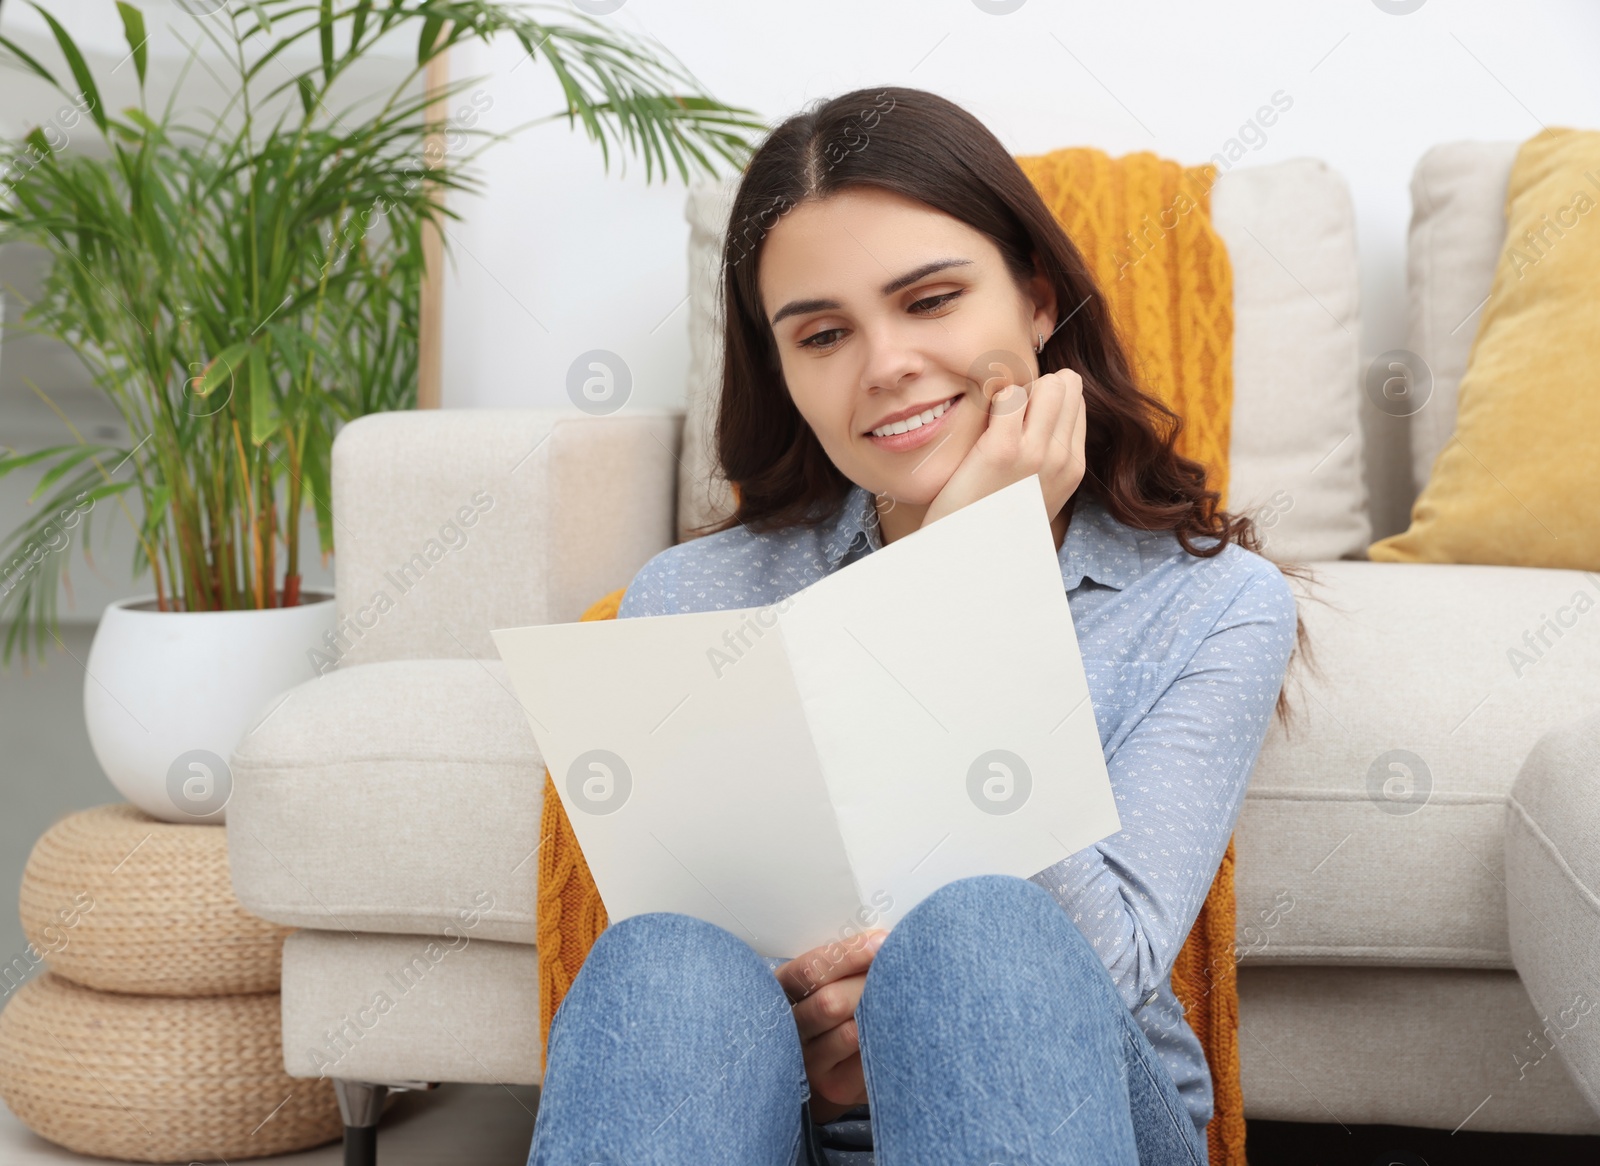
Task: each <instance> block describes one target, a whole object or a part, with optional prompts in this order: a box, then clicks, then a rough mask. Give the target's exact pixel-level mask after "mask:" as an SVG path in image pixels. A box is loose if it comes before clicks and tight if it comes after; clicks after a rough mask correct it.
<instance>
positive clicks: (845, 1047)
mask: <svg viewBox="0 0 1600 1166" xmlns="http://www.w3.org/2000/svg"><path fill="white" fill-rule="evenodd" d="M804 1051H805V1059H806V1062H807V1063H808V1064H809V1065H810V1066H811V1068H812V1070H813V1071H814V1072H816V1073H820V1074H831V1073H833V1072H835V1071H836V1070H837V1069H838V1068H839V1066H840V1065H842V1064H843V1063H844V1062H846V1061H848V1060H849V1059H850V1058H851V1057H858V1056H860V1055H861V1037H860V1034H859V1033H858V1032H857V1031H856V1022H855V1019H854V1018H853V1017H852V1018H851V1019H850V1020H847V1021H845V1022H844V1023H843V1024H841V1025H838V1026H836V1027H834V1028H830V1029H829V1030H828V1031H827V1032H825V1033H823V1034H822V1035H820V1036H817V1037H814V1038H813V1039H812V1040H811V1041H809V1042H807V1044H806V1045H805V1046H804Z"/></svg>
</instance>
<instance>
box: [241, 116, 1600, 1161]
mask: <svg viewBox="0 0 1600 1166" xmlns="http://www.w3.org/2000/svg"><path fill="white" fill-rule="evenodd" d="M1514 153H1515V144H1514V143H1454V144H1449V145H1444V146H1440V147H1436V148H1435V149H1434V150H1432V151H1430V152H1429V153H1428V154H1427V155H1426V156H1425V157H1424V158H1423V159H1422V161H1421V163H1420V164H1419V166H1418V168H1417V171H1416V175H1415V178H1414V181H1413V184H1412V194H1413V200H1414V205H1415V207H1416V211H1415V216H1414V219H1413V224H1412V230H1411V235H1410V240H1409V259H1410V264H1409V271H1410V300H1411V320H1410V330H1409V334H1410V341H1409V347H1410V349H1411V350H1412V351H1413V352H1414V354H1415V355H1416V356H1418V357H1420V358H1422V361H1423V362H1425V364H1426V366H1428V367H1430V368H1431V371H1432V382H1433V384H1432V389H1431V396H1430V398H1429V399H1428V400H1427V402H1426V404H1425V405H1423V406H1422V408H1421V410H1420V412H1415V413H1414V414H1413V415H1407V414H1411V412H1412V410H1413V409H1414V408H1415V405H1416V400H1415V397H1414V396H1413V398H1411V399H1409V403H1408V398H1407V396H1406V394H1405V393H1403V392H1398V391H1396V385H1395V382H1394V381H1393V379H1392V376H1393V370H1390V369H1389V367H1388V366H1389V363H1390V362H1389V360H1387V359H1386V360H1385V361H1384V362H1382V364H1381V366H1380V370H1379V373H1378V374H1376V375H1375V376H1374V377H1373V378H1372V379H1369V378H1368V375H1367V373H1368V370H1367V368H1365V367H1363V364H1362V361H1361V359H1360V356H1359V352H1360V346H1359V334H1360V322H1359V315H1358V296H1357V266H1356V249H1355V225H1354V215H1353V210H1352V208H1351V204H1350V200H1349V197H1348V194H1347V192H1346V189H1345V186H1344V184H1343V182H1342V181H1341V180H1340V178H1339V177H1338V175H1337V174H1336V173H1334V172H1333V171H1332V170H1331V169H1330V168H1328V167H1327V166H1325V165H1323V164H1321V163H1319V162H1316V161H1314V160H1310V159H1297V160H1292V161H1289V162H1284V163H1279V164H1276V165H1273V166H1265V167H1253V168H1235V169H1232V170H1230V171H1229V172H1227V173H1225V174H1223V175H1222V176H1221V177H1220V178H1219V180H1218V182H1217V184H1216V186H1215V188H1214V190H1213V195H1212V198H1213V214H1214V219H1215V221H1216V223H1217V225H1218V228H1219V230H1221V231H1222V233H1223V235H1224V237H1225V239H1226V241H1227V243H1228V247H1229V252H1230V255H1231V257H1232V261H1233V264H1234V269H1235V286H1236V340H1235V374H1236V375H1235V380H1236V386H1235V393H1236V399H1235V413H1234V424H1233V432H1232V449H1231V451H1230V456H1231V466H1232V489H1231V494H1230V498H1229V503H1230V505H1231V506H1232V507H1234V508H1236V509H1248V510H1251V511H1252V512H1254V513H1256V514H1257V516H1258V517H1259V518H1260V520H1261V521H1262V524H1263V527H1264V529H1265V530H1266V531H1267V534H1268V546H1267V550H1268V552H1269V553H1270V554H1272V555H1274V556H1275V557H1279V558H1294V559H1301V560H1307V561H1313V562H1315V563H1316V564H1317V570H1318V574H1319V576H1320V578H1321V580H1322V584H1321V586H1320V587H1319V588H1318V589H1317V593H1318V594H1319V595H1320V596H1321V597H1322V598H1324V599H1325V600H1327V601H1328V602H1327V603H1319V602H1306V603H1304V604H1303V605H1302V607H1303V611H1304V615H1305V618H1306V620H1307V622H1308V624H1309V630H1310V634H1311V638H1312V641H1313V643H1314V645H1315V649H1314V650H1315V658H1316V661H1317V664H1318V666H1319V669H1320V671H1319V672H1317V673H1308V672H1306V671H1304V670H1302V667H1301V666H1300V665H1298V664H1297V665H1296V666H1295V668H1294V670H1292V672H1291V680H1290V696H1291V699H1292V700H1293V702H1294V704H1295V707H1296V709H1297V716H1298V719H1297V721H1296V723H1295V725H1294V726H1293V728H1292V730H1291V731H1289V732H1286V731H1285V730H1284V729H1283V727H1282V726H1281V725H1279V724H1278V723H1277V722H1274V724H1273V727H1272V729H1271V731H1270V733H1269V736H1268V738H1267V740H1266V742H1265V744H1264V746H1263V748H1262V752H1261V755H1260V759H1259V762H1258V764H1257V766H1256V769H1255V771H1254V773H1253V776H1252V780H1251V788H1250V792H1249V796H1248V799H1247V801H1246V804H1245V808H1244V810H1243V813H1242V816H1241V818H1240V821H1239V825H1238V831H1237V836H1236V837H1237V842H1238V918H1239V933H1238V943H1239V947H1240V950H1241V952H1242V953H1243V954H1242V963H1241V967H1240V980H1239V982H1240V1011H1241V1028H1242V1035H1241V1047H1242V1058H1243V1075H1244V1091H1245V1106H1246V1113H1247V1115H1249V1116H1251V1117H1254V1118H1272V1119H1286V1120H1299V1121H1314V1122H1327V1121H1338V1122H1341V1123H1343V1124H1345V1125H1352V1124H1355V1123H1374V1122H1381V1123H1400V1124H1408V1125H1417V1126H1429V1127H1436V1128H1442V1129H1456V1128H1462V1127H1465V1128H1467V1129H1472V1130H1528V1131H1548V1132H1568V1133H1577V1132H1589V1133H1593V1132H1600V1015H1595V1016H1593V1017H1592V1018H1586V1017H1585V1009H1584V1008H1583V1007H1582V1004H1581V1003H1580V1002H1581V1001H1595V1000H1600V984H1597V983H1596V979H1597V977H1596V973H1595V969H1596V968H1597V967H1600V900H1597V899H1596V897H1595V894H1596V890H1597V889H1600V869H1597V868H1600V843H1597V842H1596V841H1595V839H1597V838H1600V811H1597V809H1596V808H1595V805H1594V803H1595V802H1596V799H1593V798H1592V797H1588V798H1586V797H1585V796H1584V794H1585V790H1586V789H1592V788H1593V785H1594V783H1595V781H1596V779H1597V778H1600V761H1597V754H1600V716H1597V715H1596V714H1597V713H1600V632H1597V630H1596V627H1595V626H1586V627H1579V628H1576V629H1574V630H1573V631H1572V632H1570V633H1567V634H1564V635H1560V636H1559V638H1552V637H1550V636H1549V633H1548V632H1547V631H1544V630H1543V629H1544V628H1545V626H1546V625H1545V621H1546V619H1547V617H1548V615H1549V613H1552V612H1557V611H1558V610H1570V608H1571V606H1572V602H1573V597H1574V596H1575V595H1578V594H1580V593H1582V594H1588V595H1592V596H1597V597H1600V577H1597V576H1595V575H1593V574H1585V573H1580V572H1571V571H1557V570H1538V569H1528V568H1510V567H1495V566H1458V565H1400V564H1384V563H1371V562H1366V561H1362V560H1363V557H1364V548H1365V546H1366V545H1367V544H1368V542H1369V541H1370V539H1371V537H1372V533H1373V526H1372V521H1371V515H1373V514H1377V513H1389V514H1393V513H1395V512H1397V511H1398V512H1400V513H1403V512H1404V508H1405V507H1407V506H1408V505H1409V502H1410V498H1411V496H1412V495H1413V493H1414V491H1415V489H1416V488H1417V487H1418V486H1419V485H1420V484H1421V482H1422V481H1424V480H1425V479H1426V475H1427V472H1428V469H1429V467H1430V466H1431V464H1432V461H1433V458H1434V456H1435V455H1436V454H1437V453H1438V451H1439V449H1440V448H1441V447H1442V446H1443V444H1444V443H1445V442H1446V441H1447V440H1448V439H1449V437H1450V433H1451V430H1452V421H1453V414H1454V406H1455V401H1454V394H1455V386H1456V383H1457V382H1458V381H1459V379H1460V375H1461V372H1462V369H1463V368H1464V366H1465V364H1466V359H1467V353H1468V350H1469V347H1470V343H1471V339H1472V335H1473V332H1474V329H1475V327H1476V311H1477V309H1478V308H1479V307H1481V303H1482V301H1483V299H1484V297H1485V296H1486V295H1487V293H1488V288H1489V285H1490V280H1491V276H1492V272H1493V267H1494V263H1495V259H1496V256H1497V254H1498V252H1499V249H1500V247H1501V245H1502V242H1503V234H1504V226H1503V219H1502V217H1501V205H1502V202H1503V199H1504V194H1505V188H1506V179H1507V174H1508V171H1509V168H1510V165H1511V161H1512V158H1513V155H1514ZM730 189H731V187H730V186H729V185H728V184H727V183H723V184H717V185H706V186H702V187H700V188H697V189H696V190H694V191H693V192H692V193H691V195H690V197H689V199H688V202H687V212H688V217H689V220H690V223H691V227H692V231H691V244H690V256H691V265H690V270H691V289H690V290H691V301H692V305H691V306H692V317H691V328H692V331H691V339H692V353H693V360H692V367H691V376H690V394H689V400H688V403H687V408H686V409H685V410H682V411H649V410H638V409H627V408H623V409H621V410H619V411H616V412H614V413H611V414H610V415H607V416H590V415H586V414H585V413H584V412H582V411H580V410H578V409H565V410H554V409H526V410H470V411H445V412H438V413H407V414H388V415H377V416H372V417H367V418H363V419H361V420H359V421H357V422H355V423H353V424H351V425H349V426H348V427H346V428H345V429H344V430H343V431H342V432H341V433H340V434H339V436H338V439H337V441H336V443H335V446H334V483H333V490H334V508H335V515H336V519H337V530H338V546H339V551H338V556H337V592H338V599H339V604H338V608H339V614H340V619H341V633H342V636H341V640H340V642H339V643H338V644H337V645H335V646H334V647H333V648H332V649H331V650H330V653H329V657H328V660H327V661H325V662H326V663H330V664H333V665H334V666H332V667H330V668H329V669H328V671H327V672H326V673H325V674H324V675H322V676H321V678H320V679H318V680H315V681H312V682H309V683H307V684H304V685H301V686H300V687H298V688H296V689H294V690H292V691H291V692H290V693H289V694H288V695H287V697H286V698H285V699H284V700H282V701H281V702H275V703H274V704H273V705H272V706H271V707H270V708H268V709H264V710H263V714H262V717H261V720H260V721H259V723H258V724H257V725H256V727H255V728H254V729H253V730H252V731H251V732H250V734H249V735H248V736H247V737H246V738H245V740H244V741H243V743H242V744H241V745H240V747H239V748H238V750H237V751H236V753H235V754H234V756H233V758H232V764H233V770H234V779H235V790H234V794H233V799H232V802H231V803H230V805H229V807H228V819H227V828H228V840H229V848H230V857H231V862H232V871H233V882H234V888H235V890H236V891H237V893H238V896H239V898H240V899H241V900H242V901H243V902H244V904H245V905H246V906H247V907H248V908H249V909H251V910H252V911H255V912H256V913H258V914H260V915H262V916H264V917H266V918H268V919H271V920H274V921H277V922H280V923H284V924H289V925H293V926H296V927H299V928H302V930H300V931H297V932H296V933H295V934H294V935H292V936H291V937H290V938H289V940H288V941H287V943H286V944H285V948H284V964H283V1028H284V1049H285V1060H286V1063H287V1066H288V1070H289V1072H290V1073H291V1074H294V1075H297V1076H314V1075H317V1074H319V1073H324V1074H326V1075H328V1076H331V1077H334V1078H335V1079H336V1080H339V1081H341V1082H343V1083H345V1084H344V1085H343V1087H342V1091H343V1096H344V1099H345V1101H346V1103H347V1111H346V1118H347V1122H349V1123H350V1124H352V1125H356V1126H363V1125H366V1126H370V1124H371V1123H372V1122H374V1121H375V1120H376V1114H377V1112H378V1110H379V1108H380V1107H381V1100H382V1094H383V1086H385V1085H394V1084H407V1083H409V1084H413V1085H414V1084H416V1083H423V1082H439V1081H472V1082H503V1083H533V1082H537V1081H538V1080H539V1075H540V1074H539V1051H538V1018H537V1007H536V997H535V989H536V977H537V965H536V959H535V949H534V943H535V938H536V934H537V925H536V920H535V917H534V900H535V882H536V867H537V861H538V848H539V844H540V838H539V833H538V829H539V808H540V807H539V799H540V790H541V783H542V776H543V774H542V765H541V762H540V759H539V755H538V752H537V749H536V747H535V743H534V740H533V738H532V736H531V734H530V732H529V729H528V725H527V720H526V717H525V716H524V714H523V713H522V711H521V709H520V708H519V706H518V704H517V702H516V700H515V699H514V697H513V695H512V693H511V690H510V687H509V685H508V683H507V679H506V676H505V672H504V669H503V668H502V666H501V664H500V663H499V660H498V658H497V656H496V653H495V650H494V647H493V644H492V641H491V639H490V636H489V629H491V628H496V627H507V626H515V625H520V624H529V623H538V622H547V621H548V622H558V621H570V620H576V619H577V618H578V617H579V615H580V614H581V613H582V612H583V610H584V609H585V608H586V607H587V606H588V605H589V604H590V603H592V602H593V601H594V600H596V599H598V598H599V597H600V596H602V595H604V594H606V593H607V592H609V591H612V590H614V589H616V588H618V587H622V586H625V585H626V584H627V583H628V582H629V581H630V580H631V578H632V577H633V574H634V572H635V571H637V569H638V568H639V567H640V566H641V565H642V564H643V563H644V562H645V561H646V560H647V559H649V558H650V557H651V556H652V555H654V554H656V553H657V552H658V551H660V550H662V549H663V548H665V547H666V546H668V545H670V544H671V543H672V542H674V541H675V540H676V539H677V538H678V537H679V534H680V532H681V531H682V530H683V529H684V528H685V527H686V526H688V525H689V524H692V523H698V522H700V521H703V520H704V519H705V518H706V517H708V516H709V515H711V514H713V513H717V512H718V507H719V506H725V505H726V500H727V497H726V491H725V489H723V487H722V484H721V483H720V482H719V481H718V480H717V479H716V477H715V474H714V472H713V467H712V466H711V465H710V460H709V457H708V452H707V446H706V440H707V434H708V432H709V426H708V418H709V399H710V398H709V394H710V389H711V387H712V385H713V383H714V381H713V371H714V369H715V368H716V367H717V364H716V362H717V343H718V341H717V332H716V317H715V312H714V306H713V305H714V300H713V299H712V297H711V291H712V290H713V286H714V285H713V279H714V270H715V266H714V259H715V254H716V243H717V239H718V238H719V236H720V232H721V229H722V225H723V223H724V222H725V220H726V213H727V200H728V194H729V191H730ZM1597 355H1600V354H1597ZM1398 359H1399V360H1400V361H1401V362H1402V363H1406V362H1410V366H1409V367H1410V368H1411V371H1412V373H1413V374H1415V373H1418V372H1420V370H1421V368H1422V365H1421V364H1420V363H1418V362H1417V361H1416V360H1415V359H1414V358H1413V357H1412V356H1410V355H1407V354H1401V355H1400V356H1399V358H1398ZM1386 381H1387V382H1389V387H1388V389H1387V390H1385V388H1384V383H1385V382H1386ZM1421 385H1422V378H1414V379H1413V381H1412V383H1411V391H1412V393H1413V394H1416V393H1418V392H1420V387H1421ZM1400 387H1401V388H1404V387H1405V386H1404V385H1401V386H1400ZM1386 491H1391V492H1392V491H1399V494H1398V495H1396V494H1394V493H1388V494H1386V493H1385V492H1386ZM1380 533H1384V532H1380ZM1587 619H1588V621H1589V622H1590V624H1591V625H1593V623H1594V621H1595V620H1596V619H1600V616H1596V615H1590V616H1588V617H1587ZM1530 632H1531V633H1532V634H1534V635H1535V636H1538V635H1544V636H1545V641H1544V646H1543V648H1542V649H1541V652H1540V654H1539V656H1538V658H1537V662H1536V663H1535V664H1533V665H1531V666H1524V667H1521V668H1517V669H1514V668H1513V667H1512V665H1511V664H1510V663H1508V659H1509V655H1508V654H1509V652H1510V650H1511V649H1512V648H1524V650H1525V648H1526V641H1525V635H1526V634H1528V633H1530ZM1585 718H1587V720H1585ZM1397 751H1399V752H1397ZM1396 762H1398V763H1400V764H1401V768H1393V767H1392V763H1396ZM1397 782H1398V784H1396V783H1397ZM1386 783H1387V784H1386ZM1574 1017H1576V1019H1573V1018H1574ZM1552 1049H1553V1050H1554V1053H1553V1055H1546V1054H1547V1053H1549V1052H1550V1051H1551V1050H1552ZM375 1085H376V1086H378V1088H376V1089H374V1088H372V1086H375ZM363 1136H364V1137H366V1135H363ZM364 1144H365V1143H364Z"/></svg>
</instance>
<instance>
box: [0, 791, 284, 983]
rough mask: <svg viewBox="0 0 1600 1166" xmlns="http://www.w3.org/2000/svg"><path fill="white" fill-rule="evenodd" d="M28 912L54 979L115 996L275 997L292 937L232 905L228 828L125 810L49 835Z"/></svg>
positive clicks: (74, 821)
mask: <svg viewBox="0 0 1600 1166" xmlns="http://www.w3.org/2000/svg"><path fill="white" fill-rule="evenodd" d="M19 906H20V910H21V914H22V929H23V931H24V932H26V933H27V936H28V939H29V940H30V941H31V942H32V943H33V945H34V947H36V948H37V949H38V950H39V953H40V954H41V955H43V956H44V957H45V960H46V961H47V962H48V963H49V965H50V970H51V971H53V972H57V973H59V974H60V975H63V976H66V977H67V978H68V979H70V980H72V981H73V982H75V983H78V984H82V985H83V986H84V987H87V988H99V989H100V990H102V991H105V992H134V993H140V994H144V995H151V996H214V995H223V994H228V993H238V992H276V991H277V990H278V983H279V975H280V972H281V970H282V959H283V940H284V937H285V936H287V935H288V934H289V933H290V932H291V931H292V930H294V929H293V928H291V927H280V926H278V925H277V924H276V923H268V922H267V921H266V920H265V919H261V918H258V917H256V916H254V915H251V914H250V913H249V912H247V911H246V910H245V909H244V908H243V907H241V906H240V905H239V900H238V899H236V898H234V894H233V883H232V881H231V880H230V879H229V876H228V833H227V828H226V827H224V826H211V825H205V826H202V825H175V824H173V823H170V822H160V821H157V820H156V819H154V818H152V817H150V816H149V815H147V814H145V813H144V812H143V811H142V810H139V809H137V808H136V807H134V806H130V805H127V804H125V803H124V804H119V805H110V806H96V807H94V809H92V810H83V811H80V812H79V813H76V814H71V815H69V816H67V817H66V818H63V819H62V820H61V821H59V822H57V823H56V824H55V825H54V826H52V827H50V829H49V830H46V831H45V833H44V835H43V837H41V838H40V839H39V841H38V842H36V843H35V844H34V847H33V853H32V854H30V855H29V856H28V865H27V869H26V870H25V871H24V872H23V875H22V894H21V901H20V904H19Z"/></svg>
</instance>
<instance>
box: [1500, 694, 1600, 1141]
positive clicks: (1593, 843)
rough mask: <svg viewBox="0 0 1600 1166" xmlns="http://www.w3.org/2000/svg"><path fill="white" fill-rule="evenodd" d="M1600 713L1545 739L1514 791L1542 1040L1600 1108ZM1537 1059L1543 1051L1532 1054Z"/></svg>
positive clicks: (1509, 875) (1528, 959)
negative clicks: (1599, 1008) (1599, 975)
mask: <svg viewBox="0 0 1600 1166" xmlns="http://www.w3.org/2000/svg"><path fill="white" fill-rule="evenodd" d="M1597 794H1600V713H1597V714H1592V715H1590V716H1587V717H1584V718H1582V719H1581V720H1578V721H1574V722H1572V723H1571V724H1566V725H1560V726H1557V727H1556V728H1554V729H1552V730H1550V731H1549V732H1548V733H1546V734H1545V735H1544V736H1543V737H1541V738H1540V739H1539V743H1538V745H1536V746H1535V747H1534V750H1533V752H1532V753H1530V754H1529V755H1528V759H1527V761H1525V762H1524V763H1523V766H1522V771H1521V772H1520V773H1519V774H1518V775H1517V781H1516V784H1515V785H1513V786H1512V787H1511V797H1510V804H1509V806H1508V807H1507V814H1506V902H1507V909H1508V911H1509V912H1510V924H1511V954H1512V957H1513V959H1514V960H1515V961H1516V965H1517V971H1518V972H1519V973H1521V975H1522V979H1523V982H1524V983H1526V984H1527V987H1528V995H1529V996H1530V997H1532V998H1533V1001H1534V1003H1535V1004H1536V1005H1538V1006H1539V1009H1540V1012H1541V1015H1542V1016H1543V1017H1544V1018H1545V1019H1544V1020H1543V1021H1542V1024H1541V1028H1542V1031H1541V1034H1540V1035H1541V1036H1542V1037H1544V1038H1545V1040H1544V1042H1543V1043H1545V1044H1549V1045H1552V1046H1554V1048H1555V1050H1556V1054H1557V1056H1559V1057H1560V1059H1561V1060H1562V1061H1563V1062H1564V1063H1565V1065H1566V1067H1567V1070H1568V1071H1569V1072H1570V1073H1571V1074H1572V1077H1573V1080H1574V1081H1576V1082H1577V1084H1578V1088H1579V1089H1580V1090H1581V1091H1582V1092H1583V1094H1584V1096H1585V1097H1587V1098H1588V1100H1589V1104H1590V1105H1592V1106H1594V1108H1595V1110H1596V1111H1597V1112H1600V1011H1596V1006H1597V1005H1600V981H1597V979H1596V976H1595V969H1596V968H1597V967H1600V796H1596V795H1597ZM1532 1055H1534V1056H1537V1055H1539V1054H1537V1053H1535V1054H1532Z"/></svg>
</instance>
